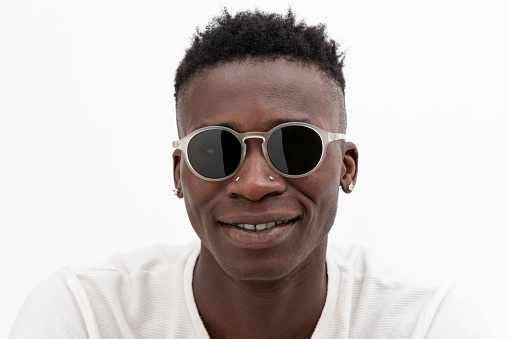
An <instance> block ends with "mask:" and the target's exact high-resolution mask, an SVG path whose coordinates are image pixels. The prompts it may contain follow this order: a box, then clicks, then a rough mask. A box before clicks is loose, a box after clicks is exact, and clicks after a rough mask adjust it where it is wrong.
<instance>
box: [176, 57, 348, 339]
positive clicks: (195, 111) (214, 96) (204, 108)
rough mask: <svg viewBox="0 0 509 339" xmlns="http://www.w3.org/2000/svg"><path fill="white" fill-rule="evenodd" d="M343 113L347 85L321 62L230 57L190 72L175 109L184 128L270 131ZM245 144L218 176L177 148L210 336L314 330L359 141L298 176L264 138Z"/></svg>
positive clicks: (197, 291)
mask: <svg viewBox="0 0 509 339" xmlns="http://www.w3.org/2000/svg"><path fill="white" fill-rule="evenodd" d="M341 113H344V99H343V96H342V93H341V91H339V90H336V91H333V90H331V82H330V80H328V79H327V78H326V77H325V76H324V75H323V74H322V73H321V71H319V70H318V69H317V68H316V67H315V66H313V65H308V64H303V63H297V62H292V61H286V60H282V59H277V60H275V61H243V62H239V61H235V62H228V63H224V64H220V65H218V66H215V67H213V68H211V69H208V70H206V71H204V72H201V73H199V74H198V75H196V76H194V77H193V78H191V79H190V80H189V82H188V84H187V86H186V90H185V93H184V94H183V95H182V96H181V97H179V105H178V109H177V115H178V121H179V130H180V132H181V133H182V135H187V134H189V133H190V132H192V131H194V130H196V129H198V128H200V127H203V126H213V125H227V126H228V127H230V128H233V129H235V130H236V131H238V132H241V133H243V132H248V131H268V130H270V129H271V128H273V127H274V126H276V125H278V124H280V123H282V122H286V121H305V122H308V123H311V124H313V125H315V126H317V127H319V128H321V129H324V130H326V131H330V132H339V131H340V130H341V129H344V127H345V126H341V125H340V123H339V121H340V120H339V116H340V114H341ZM246 144H247V153H246V158H245V160H244V163H243V165H242V167H241V168H240V169H239V171H238V172H237V173H236V175H235V176H234V177H233V178H231V179H228V180H224V181H219V182H210V181H206V180H203V179H200V178H198V177H197V176H196V175H194V174H193V173H192V172H191V170H190V169H189V167H188V165H187V163H186V162H185V160H184V159H183V157H182V152H181V151H180V150H176V151H175V152H174V154H173V160H174V180H175V187H177V188H178V189H180V190H181V193H180V194H179V197H180V198H182V197H183V198H184V201H185V205H186V209H187V212H188V215H189V219H190V221H191V224H192V226H193V228H194V230H195V231H196V233H197V235H198V236H199V238H200V239H201V252H200V256H199V258H198V261H197V263H196V266H195V270H194V276H193V291H194V297H195V302H196V304H197V306H198V310H199V312H200V315H201V316H202V319H203V321H204V324H205V326H206V328H207V331H208V332H209V335H210V336H211V337H212V338H309V337H310V336H311V335H312V333H313V330H314V328H315V326H316V324H317V322H318V320H319V318H320V315H321V311H322V309H323V306H324V304H325V299H326V292H327V272H326V264H325V256H326V249H327V234H328V232H329V230H330V229H331V227H332V225H333V223H334V219H335V216H336V210H337V200H338V193H339V190H340V188H341V187H344V188H345V189H344V190H345V191H346V192H347V193H348V192H349V191H348V190H347V189H346V187H348V185H349V184H351V183H354V184H355V180H356V174H357V158H358V155H357V149H356V147H355V145H354V144H353V143H350V142H343V141H341V142H338V141H335V142H332V143H330V144H329V145H328V149H327V154H326V157H325V159H324V161H323V163H322V165H321V166H320V167H319V168H318V169H317V170H316V171H315V172H313V173H312V174H310V175H308V176H306V177H303V178H294V179H290V178H286V177H283V176H281V175H279V174H278V173H277V172H275V171H274V170H273V169H272V168H271V167H270V166H269V165H268V163H267V162H266V160H265V158H264V156H263V153H262V148H261V140H259V139H248V140H247V141H246ZM269 176H272V177H273V178H274V180H272V181H271V180H269ZM237 177H240V179H239V180H238V181H236V180H235V178H237ZM281 220H292V221H291V222H289V223H287V224H283V225H281V226H277V227H275V228H272V229H270V230H265V231H261V232H256V233H255V232H253V231H246V230H241V229H240V228H238V227H236V226H232V225H230V224H237V223H250V224H259V223H266V222H270V221H281ZM269 231H270V232H269Z"/></svg>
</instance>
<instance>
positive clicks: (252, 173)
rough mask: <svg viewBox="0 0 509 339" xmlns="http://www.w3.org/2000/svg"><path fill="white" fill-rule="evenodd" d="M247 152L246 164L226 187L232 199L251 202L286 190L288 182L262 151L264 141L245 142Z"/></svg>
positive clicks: (251, 140) (248, 140)
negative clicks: (239, 198)
mask: <svg viewBox="0 0 509 339" xmlns="http://www.w3.org/2000/svg"><path fill="white" fill-rule="evenodd" d="M245 143H246V146H247V150H246V155H245V158H244V163H243V164H242V166H241V168H240V169H239V170H238V172H237V174H236V175H235V176H234V179H233V180H232V181H231V182H230V183H229V184H228V185H227V186H226V192H227V194H228V195H229V196H230V197H239V196H242V197H244V198H246V199H248V200H251V201H258V200H261V199H262V198H263V197H265V196H268V195H274V194H281V193H283V192H284V191H285V190H286V181H285V179H284V178H282V177H281V176H280V175H279V174H277V173H276V172H275V171H274V170H273V169H272V168H271V167H270V166H269V164H268V163H267V160H266V159H265V157H264V155H263V151H262V147H261V146H262V140H260V139H247V140H245Z"/></svg>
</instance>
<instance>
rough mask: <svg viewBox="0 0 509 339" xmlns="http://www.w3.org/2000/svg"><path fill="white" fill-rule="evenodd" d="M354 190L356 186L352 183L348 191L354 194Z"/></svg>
mask: <svg viewBox="0 0 509 339" xmlns="http://www.w3.org/2000/svg"><path fill="white" fill-rule="evenodd" d="M354 188H355V185H354V184H353V183H350V185H348V190H349V191H350V192H352V191H353V189H354Z"/></svg>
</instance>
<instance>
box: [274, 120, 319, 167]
mask: <svg viewBox="0 0 509 339" xmlns="http://www.w3.org/2000/svg"><path fill="white" fill-rule="evenodd" d="M322 148H323V146H322V139H321V138H320V135H319V134H318V133H317V132H315V131H314V130H312V129H311V128H308V127H304V126H286V127H283V128H281V129H279V130H277V131H276V132H274V133H273V134H272V135H271V136H270V138H269V140H268V141H267V152H268V153H269V158H270V161H271V162H272V164H274V166H275V167H276V168H277V169H278V170H280V171H281V172H283V173H286V174H290V175H300V174H305V173H307V172H309V171H311V170H312V169H313V168H315V167H316V165H317V164H318V162H319V161H320V158H321V157H322Z"/></svg>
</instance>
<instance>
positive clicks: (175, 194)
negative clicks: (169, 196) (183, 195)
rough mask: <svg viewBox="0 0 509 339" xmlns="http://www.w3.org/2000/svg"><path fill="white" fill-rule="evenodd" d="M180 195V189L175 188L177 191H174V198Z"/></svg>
mask: <svg viewBox="0 0 509 339" xmlns="http://www.w3.org/2000/svg"><path fill="white" fill-rule="evenodd" d="M179 194H180V188H175V189H174V190H173V195H174V196H177V195H179Z"/></svg>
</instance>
